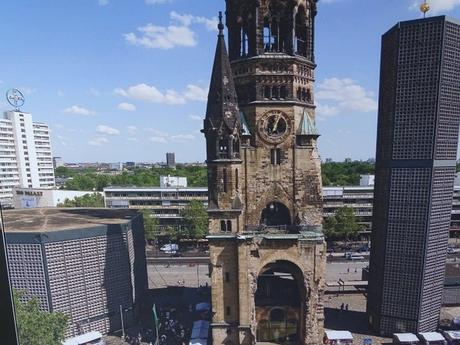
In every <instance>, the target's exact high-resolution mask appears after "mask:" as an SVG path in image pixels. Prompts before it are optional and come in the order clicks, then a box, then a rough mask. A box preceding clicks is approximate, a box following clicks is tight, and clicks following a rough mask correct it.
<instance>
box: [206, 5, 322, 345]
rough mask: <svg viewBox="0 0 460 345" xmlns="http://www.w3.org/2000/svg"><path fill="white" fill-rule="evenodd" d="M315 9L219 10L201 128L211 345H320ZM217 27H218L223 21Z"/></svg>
mask: <svg viewBox="0 0 460 345" xmlns="http://www.w3.org/2000/svg"><path fill="white" fill-rule="evenodd" d="M315 15H316V0H259V1H257V0H227V12H226V16H227V18H226V19H227V27H228V36H229V51H228V53H227V49H226V46H225V41H224V34H223V31H224V25H223V24H222V20H221V21H220V23H219V35H218V42H217V49H216V55H215V60H214V66H213V71H212V77H211V86H210V91H209V97H208V106H207V111H206V118H205V120H204V128H203V130H202V132H203V133H204V134H205V137H206V144H207V165H208V186H209V209H208V214H209V232H210V234H209V236H208V239H209V243H210V256H211V264H210V271H211V281H212V311H213V322H212V324H211V327H212V338H213V344H227V345H228V344H235V345H236V344H255V343H273V344H280V343H283V344H312V345H313V344H315V345H316V344H319V343H321V342H322V336H323V320H324V312H323V300H322V299H323V286H324V270H325V260H326V254H325V242H324V237H323V235H322V232H321V222H322V197H321V165H320V159H319V156H318V151H317V146H316V141H317V139H318V137H319V134H318V132H317V130H316V127H315V105H314V98H313V81H314V69H315V62H314V44H313V36H314V18H315ZM221 19H222V18H221Z"/></svg>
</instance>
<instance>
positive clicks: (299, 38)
mask: <svg viewBox="0 0 460 345" xmlns="http://www.w3.org/2000/svg"><path fill="white" fill-rule="evenodd" d="M306 17H307V13H306V10H305V7H303V6H299V7H298V9H297V14H296V16H295V40H294V45H295V47H294V48H295V53H296V54H298V55H302V56H305V57H306V56H307V34H308V32H307V31H308V30H307V20H306Z"/></svg>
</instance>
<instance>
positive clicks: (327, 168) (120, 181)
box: [56, 161, 374, 191]
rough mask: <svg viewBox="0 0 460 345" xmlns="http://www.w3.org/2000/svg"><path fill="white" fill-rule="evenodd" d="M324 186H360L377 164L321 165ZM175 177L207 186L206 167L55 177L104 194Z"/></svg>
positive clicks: (65, 171) (64, 171)
mask: <svg viewBox="0 0 460 345" xmlns="http://www.w3.org/2000/svg"><path fill="white" fill-rule="evenodd" d="M321 169H322V177H323V185H324V186H353V185H358V184H359V177H360V175H363V174H373V173H374V163H373V162H370V161H345V162H326V163H323V164H322V165H321ZM166 175H173V176H183V177H187V180H188V185H189V186H191V187H204V186H207V168H206V167H201V166H178V167H177V168H176V169H171V168H167V167H159V168H149V169H146V168H132V169H130V170H127V171H124V172H123V173H121V174H119V175H110V174H107V173H98V172H97V171H96V170H95V169H93V168H92V169H84V170H76V169H70V168H66V167H59V168H57V169H56V176H57V177H63V178H71V179H69V180H68V181H66V183H65V185H64V189H68V190H88V191H89V190H94V191H102V190H103V189H104V188H105V187H107V186H139V187H152V186H159V185H160V176H166Z"/></svg>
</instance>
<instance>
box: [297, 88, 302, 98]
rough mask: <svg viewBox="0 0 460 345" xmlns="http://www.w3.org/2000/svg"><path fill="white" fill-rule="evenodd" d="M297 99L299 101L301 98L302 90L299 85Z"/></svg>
mask: <svg viewBox="0 0 460 345" xmlns="http://www.w3.org/2000/svg"><path fill="white" fill-rule="evenodd" d="M297 99H298V100H299V101H300V100H301V99H302V91H301V89H300V87H299V88H298V89H297Z"/></svg>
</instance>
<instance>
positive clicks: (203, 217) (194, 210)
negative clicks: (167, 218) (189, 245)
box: [181, 200, 208, 239]
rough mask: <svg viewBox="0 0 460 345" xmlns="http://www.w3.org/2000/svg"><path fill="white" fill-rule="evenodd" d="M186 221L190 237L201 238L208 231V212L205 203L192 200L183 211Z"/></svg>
mask: <svg viewBox="0 0 460 345" xmlns="http://www.w3.org/2000/svg"><path fill="white" fill-rule="evenodd" d="M181 214H182V218H183V219H184V223H185V224H186V225H187V227H188V237H189V238H193V239H200V238H203V237H205V236H206V234H207V233H208V213H207V212H206V209H205V207H204V206H203V203H202V202H201V201H198V200H192V201H191V202H190V203H189V204H188V205H187V206H186V207H185V208H184V209H183V210H182V212H181Z"/></svg>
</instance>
